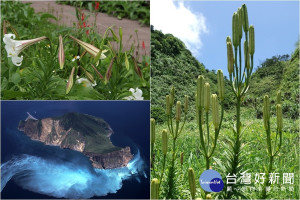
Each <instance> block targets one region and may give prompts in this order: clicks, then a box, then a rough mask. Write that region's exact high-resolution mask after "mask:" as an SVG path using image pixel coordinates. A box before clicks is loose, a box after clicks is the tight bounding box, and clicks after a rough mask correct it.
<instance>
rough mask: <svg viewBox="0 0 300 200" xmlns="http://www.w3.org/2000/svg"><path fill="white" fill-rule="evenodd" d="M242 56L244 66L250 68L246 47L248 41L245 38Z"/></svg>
mask: <svg viewBox="0 0 300 200" xmlns="http://www.w3.org/2000/svg"><path fill="white" fill-rule="evenodd" d="M244 57H245V62H246V68H247V69H250V58H249V49H248V43H247V41H246V40H245V41H244Z"/></svg>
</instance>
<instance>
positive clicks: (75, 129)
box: [18, 113, 133, 169]
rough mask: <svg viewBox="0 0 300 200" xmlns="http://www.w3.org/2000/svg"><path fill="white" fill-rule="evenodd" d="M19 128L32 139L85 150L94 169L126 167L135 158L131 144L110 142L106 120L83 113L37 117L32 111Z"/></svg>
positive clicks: (109, 132) (110, 130)
mask: <svg viewBox="0 0 300 200" xmlns="http://www.w3.org/2000/svg"><path fill="white" fill-rule="evenodd" d="M18 128H19V130H20V131H23V132H24V133H25V134H26V135H27V136H29V137H30V138H31V139H32V140H38V141H41V142H43V143H44V144H46V145H55V146H59V147H61V148H68V149H72V150H75V151H79V152H82V153H83V154H84V155H86V156H88V157H89V159H90V160H91V161H92V164H93V166H94V167H95V168H100V169H112V168H119V167H124V166H126V165H127V164H128V163H129V161H130V160H131V159H132V158H133V155H132V154H131V151H130V147H125V148H121V147H117V146H114V145H113V144H112V142H111V141H110V136H111V134H112V133H113V130H112V129H111V127H110V126H109V124H108V123H107V122H105V121H104V120H103V119H101V118H98V117H94V116H91V115H87V114H81V113H67V114H65V115H63V116H60V117H50V118H45V119H40V120H39V119H36V118H34V117H32V116H31V115H30V114H29V116H28V118H27V119H26V120H22V121H20V123H19V127H18Z"/></svg>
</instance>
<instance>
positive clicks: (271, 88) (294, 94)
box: [244, 48, 299, 119]
mask: <svg viewBox="0 0 300 200" xmlns="http://www.w3.org/2000/svg"><path fill="white" fill-rule="evenodd" d="M278 90H280V91H281V95H282V100H283V112H284V114H285V115H286V117H290V118H292V119H296V118H297V117H298V116H299V48H296V50H295V51H294V53H292V55H291V56H290V55H277V56H273V57H272V58H267V59H266V60H265V61H264V62H263V63H262V64H261V65H260V66H259V67H257V69H256V71H255V73H254V74H253V76H252V81H251V88H250V89H249V91H248V95H247V96H248V97H247V99H245V101H244V105H246V106H251V107H254V108H255V109H256V110H261V104H262V97H263V96H264V95H266V94H268V95H269V96H270V98H271V99H273V101H275V98H276V93H277V91H278ZM255 104H258V105H255ZM261 116H262V112H261V111H260V112H258V117H261Z"/></svg>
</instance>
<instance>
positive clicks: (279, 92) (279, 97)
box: [276, 90, 281, 104]
mask: <svg viewBox="0 0 300 200" xmlns="http://www.w3.org/2000/svg"><path fill="white" fill-rule="evenodd" d="M276 104H281V91H280V90H279V91H278V92H277V99H276Z"/></svg>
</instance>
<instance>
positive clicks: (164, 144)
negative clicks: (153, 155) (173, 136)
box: [161, 129, 168, 155]
mask: <svg viewBox="0 0 300 200" xmlns="http://www.w3.org/2000/svg"><path fill="white" fill-rule="evenodd" d="M167 133H168V132H167V130H166V129H163V131H162V134H161V135H162V138H161V151H162V153H163V154H164V155H166V154H167V151H168V134H167Z"/></svg>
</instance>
